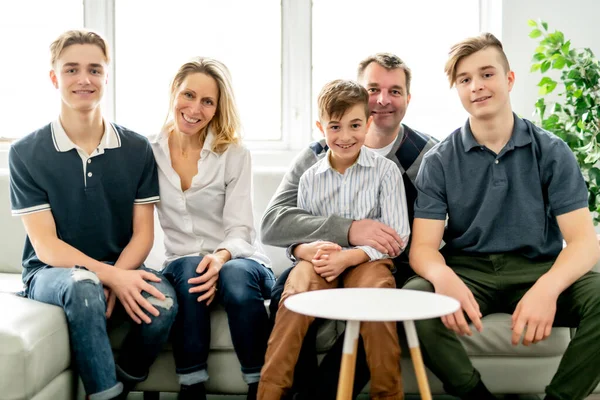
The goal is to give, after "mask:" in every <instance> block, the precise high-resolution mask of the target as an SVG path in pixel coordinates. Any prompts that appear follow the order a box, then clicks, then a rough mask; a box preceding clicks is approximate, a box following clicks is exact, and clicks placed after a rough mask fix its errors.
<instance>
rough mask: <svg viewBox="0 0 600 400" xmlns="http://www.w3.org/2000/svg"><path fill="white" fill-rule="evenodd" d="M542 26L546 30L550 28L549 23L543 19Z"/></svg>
mask: <svg viewBox="0 0 600 400" xmlns="http://www.w3.org/2000/svg"><path fill="white" fill-rule="evenodd" d="M542 26H543V27H544V30H546V31H547V30H548V23H547V22H544V21H542Z"/></svg>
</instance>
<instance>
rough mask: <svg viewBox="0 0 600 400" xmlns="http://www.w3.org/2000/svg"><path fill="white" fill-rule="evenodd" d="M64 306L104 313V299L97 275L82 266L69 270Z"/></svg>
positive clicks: (87, 311) (71, 308) (74, 309)
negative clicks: (69, 278) (68, 282)
mask: <svg viewBox="0 0 600 400" xmlns="http://www.w3.org/2000/svg"><path fill="white" fill-rule="evenodd" d="M65 296H66V299H65V308H66V309H69V310H71V311H77V310H79V311H82V312H86V313H90V312H93V311H99V312H100V313H102V314H104V310H105V308H106V299H105V297H104V289H103V287H102V284H101V283H100V279H98V276H97V275H96V274H95V273H93V272H92V271H89V270H87V269H84V268H78V267H74V268H72V270H71V281H70V284H69V285H67V287H66V292H65Z"/></svg>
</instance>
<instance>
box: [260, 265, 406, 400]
mask: <svg viewBox="0 0 600 400" xmlns="http://www.w3.org/2000/svg"><path fill="white" fill-rule="evenodd" d="M391 266H392V262H391V260H378V261H372V262H367V263H364V264H360V265H358V266H356V267H352V268H348V269H347V270H346V271H344V273H343V274H342V275H341V276H340V277H339V278H338V279H335V280H334V281H332V282H327V281H326V280H325V279H323V278H321V276H319V275H318V274H317V273H316V272H315V270H314V267H313V265H312V264H311V263H309V262H307V261H301V262H299V263H298V265H296V266H295V267H294V268H293V269H292V272H291V273H290V276H289V277H288V280H287V281H286V283H285V288H284V290H283V294H282V296H281V301H280V303H279V310H278V311H277V317H276V319H275V326H274V328H273V332H272V333H271V337H270V338H269V347H268V348H267V354H266V356H265V364H264V366H263V369H262V371H261V378H260V383H259V386H258V399H259V400H271V399H273V400H275V399H280V398H281V397H282V396H283V395H285V394H286V392H287V391H288V390H289V389H290V388H291V387H292V383H293V377H294V368H295V366H296V362H297V360H298V355H299V353H300V348H301V347H302V342H303V340H304V336H305V335H306V332H307V330H308V327H309V326H310V324H311V323H312V322H313V321H314V319H315V318H314V317H309V316H306V315H302V314H298V313H295V312H292V311H290V310H288V309H287V308H286V307H285V306H284V305H283V302H284V300H285V299H286V298H288V297H289V296H291V295H293V294H297V293H303V292H309V291H313V290H321V289H330V288H335V287H338V286H339V281H338V280H339V279H341V280H342V283H343V286H344V287H347V288H359V287H364V288H395V287H396V282H395V281H394V277H393V276H392V273H391V272H390V268H391ZM360 334H361V335H362V337H363V341H364V343H365V351H366V354H367V363H368V364H369V369H370V371H371V396H370V397H371V398H372V399H403V398H404V394H403V390H402V379H401V377H400V346H399V344H398V333H397V331H396V323H395V322H362V323H361V324H360Z"/></svg>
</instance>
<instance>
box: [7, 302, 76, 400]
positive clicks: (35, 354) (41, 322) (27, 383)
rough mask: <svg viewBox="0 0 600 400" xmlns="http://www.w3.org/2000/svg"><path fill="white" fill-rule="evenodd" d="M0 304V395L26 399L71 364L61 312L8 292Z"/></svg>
mask: <svg viewBox="0 0 600 400" xmlns="http://www.w3.org/2000/svg"><path fill="white" fill-rule="evenodd" d="M0 304H1V306H0V377H2V382H3V383H2V393H1V394H0V397H1V398H3V399H30V398H32V397H33V396H34V395H35V394H36V393H38V392H39V391H40V390H41V389H42V388H44V387H45V386H46V385H48V384H49V383H50V382H51V381H52V380H54V379H55V378H56V377H57V376H59V375H60V374H61V373H62V372H63V371H65V370H66V369H67V368H68V367H69V365H70V363H71V353H70V350H69V331H68V328H67V322H66V318H65V313H64V312H63V311H62V310H61V309H60V308H59V307H56V306H51V305H48V304H44V303H40V302H37V301H33V300H29V299H26V298H23V297H19V296H16V295H14V294H8V293H0Z"/></svg>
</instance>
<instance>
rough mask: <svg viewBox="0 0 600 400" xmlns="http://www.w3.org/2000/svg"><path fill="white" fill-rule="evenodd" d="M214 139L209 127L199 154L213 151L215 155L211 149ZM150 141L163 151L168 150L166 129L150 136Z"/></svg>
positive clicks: (202, 154) (166, 151)
mask: <svg viewBox="0 0 600 400" xmlns="http://www.w3.org/2000/svg"><path fill="white" fill-rule="evenodd" d="M214 141H215V135H214V133H213V131H212V129H211V128H210V127H209V128H208V132H207V133H206V138H205V139H204V144H203V145H202V150H201V151H200V155H201V156H204V155H206V154H207V153H213V154H215V155H219V154H218V153H215V152H214V151H213V150H212V146H213V143H214ZM150 143H152V144H154V143H156V144H158V145H159V146H160V147H161V148H162V149H163V151H165V153H168V152H169V133H168V132H167V131H166V130H163V131H161V132H160V133H159V134H158V135H155V136H153V137H151V138H150Z"/></svg>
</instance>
